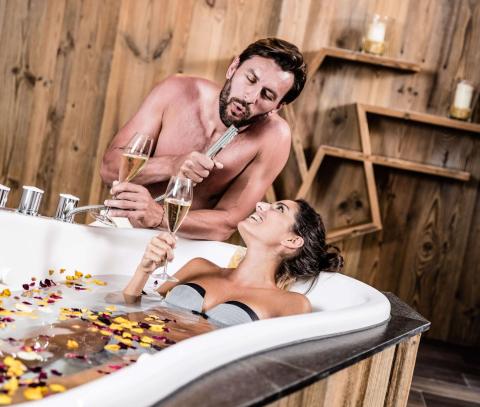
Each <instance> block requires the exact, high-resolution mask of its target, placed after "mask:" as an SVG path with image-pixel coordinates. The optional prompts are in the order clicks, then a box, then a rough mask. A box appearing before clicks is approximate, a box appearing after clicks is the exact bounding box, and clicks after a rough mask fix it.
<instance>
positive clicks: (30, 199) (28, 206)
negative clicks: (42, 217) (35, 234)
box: [17, 186, 44, 216]
mask: <svg viewBox="0 0 480 407" xmlns="http://www.w3.org/2000/svg"><path fill="white" fill-rule="evenodd" d="M43 192H44V191H43V190H42V189H40V188H37V187H32V186H24V187H23V193H22V198H21V200H20V205H18V209H17V212H19V213H23V214H24V215H31V216H37V215H38V209H39V208H40V204H41V203H42V198H43Z"/></svg>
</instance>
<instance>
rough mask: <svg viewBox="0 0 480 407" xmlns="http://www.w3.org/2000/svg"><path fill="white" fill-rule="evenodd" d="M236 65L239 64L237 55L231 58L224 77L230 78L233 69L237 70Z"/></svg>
mask: <svg viewBox="0 0 480 407" xmlns="http://www.w3.org/2000/svg"><path fill="white" fill-rule="evenodd" d="M238 65H240V58H239V57H235V58H233V61H232V63H231V64H230V66H229V67H228V69H227V73H226V75H225V77H226V78H227V79H231V78H232V76H233V74H234V73H235V71H236V70H237V68H238Z"/></svg>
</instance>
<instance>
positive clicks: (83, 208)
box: [66, 205, 106, 221]
mask: <svg viewBox="0 0 480 407" xmlns="http://www.w3.org/2000/svg"><path fill="white" fill-rule="evenodd" d="M92 209H106V206H105V205H85V206H79V207H78V208H74V209H72V210H70V211H69V212H68V213H67V214H66V216H67V217H72V221H73V217H74V216H75V215H78V214H79V213H84V212H89V211H91V210H92Z"/></svg>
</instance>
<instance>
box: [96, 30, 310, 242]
mask: <svg viewBox="0 0 480 407" xmlns="http://www.w3.org/2000/svg"><path fill="white" fill-rule="evenodd" d="M305 80H306V65H305V63H304V60H303V56H302V54H301V53H300V52H299V50H298V48H297V47H296V46H295V45H293V44H290V43H289V42H287V41H283V40H280V39H277V38H267V39H262V40H259V41H256V42H254V43H252V44H250V45H249V46H248V47H247V48H246V49H245V50H244V51H243V52H242V53H241V54H240V55H239V56H238V57H236V58H235V59H234V60H233V62H232V63H231V64H230V66H229V67H228V70H227V73H226V81H225V84H224V85H223V88H220V86H218V84H216V83H214V82H211V81H209V80H206V79H202V78H196V77H189V76H183V75H174V76H171V77H168V78H167V79H165V80H164V81H162V82H161V83H160V84H158V85H157V86H156V87H155V88H154V89H153V90H152V91H151V93H150V94H149V95H148V96H147V98H146V99H145V101H144V102H143V104H142V105H141V107H140V109H139V110H138V112H137V113H136V114H135V115H134V116H133V117H132V118H131V119H130V120H129V121H128V122H127V124H126V125H125V126H124V127H123V128H122V129H121V130H120V131H119V132H118V133H117V134H116V135H115V137H114V139H113V141H112V143H111V144H110V146H109V148H108V149H107V151H106V152H105V154H104V157H103V162H102V168H101V176H102V179H103V181H104V182H105V183H107V184H112V183H113V181H114V180H116V179H117V178H118V171H119V164H120V156H121V148H122V147H123V146H125V145H126V144H127V142H128V140H129V139H130V138H131V137H132V136H133V134H134V133H143V134H148V135H150V136H151V137H152V138H153V139H154V147H153V153H152V156H151V157H150V159H149V160H148V162H147V164H146V166H145V167H144V169H143V170H142V171H141V173H140V174H139V175H137V177H136V178H135V184H134V183H119V184H114V185H113V187H112V190H111V193H112V194H113V195H115V197H116V199H110V200H107V201H105V204H106V205H108V206H111V207H112V210H111V211H110V215H111V216H117V217H127V218H128V219H129V220H130V222H131V223H132V224H133V225H134V226H136V227H147V228H158V227H165V226H166V223H165V219H164V216H163V215H164V213H163V212H164V209H163V206H162V205H161V204H159V203H157V202H155V200H154V199H153V198H152V196H153V197H155V196H158V195H161V194H162V193H163V192H165V189H166V186H167V184H168V180H169V178H170V177H171V176H172V175H178V174H180V175H182V176H185V177H187V178H190V179H191V180H192V181H193V182H194V183H195V184H196V186H195V188H194V194H193V196H194V198H193V202H192V206H191V209H190V212H189V213H188V216H187V217H186V218H185V220H184V222H183V223H182V226H181V228H180V230H179V232H178V234H179V235H181V236H183V237H187V238H191V239H208V240H226V239H228V238H229V237H230V235H231V234H232V233H233V232H234V231H235V230H236V225H237V223H238V222H239V221H240V220H242V219H244V218H245V217H246V216H248V214H249V213H251V212H252V211H253V210H254V208H255V204H256V203H257V202H258V201H260V200H261V199H262V198H263V196H264V195H265V192H266V190H267V189H268V187H269V186H270V185H271V184H272V182H273V181H274V179H275V178H276V177H277V175H278V174H279V173H280V171H281V170H282V168H283V167H284V165H285V163H286V161H287V159H288V156H289V152H290V145H291V133H290V128H289V126H288V124H287V122H286V121H285V120H283V119H282V118H281V117H280V116H279V115H278V111H279V110H280V109H281V108H282V107H283V106H284V105H285V104H288V103H291V102H292V101H293V100H295V99H296V98H297V96H298V95H299V94H300V92H301V91H302V89H303V86H304V84H305ZM230 125H234V126H235V127H237V128H238V129H239V130H240V132H239V134H238V135H237V136H236V137H235V138H234V140H233V141H232V142H231V143H230V144H228V145H227V147H225V148H224V149H223V150H221V151H220V153H219V154H218V155H217V156H216V157H215V158H214V159H210V158H209V157H208V156H207V155H206V154H205V152H206V151H207V150H208V148H209V147H210V146H211V145H212V144H214V143H215V142H216V141H217V140H218V139H219V138H220V137H221V136H222V134H223V133H224V132H225V130H226V129H227V128H228V127H229V126H230Z"/></svg>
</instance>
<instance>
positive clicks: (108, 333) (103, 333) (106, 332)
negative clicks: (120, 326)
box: [100, 329, 113, 336]
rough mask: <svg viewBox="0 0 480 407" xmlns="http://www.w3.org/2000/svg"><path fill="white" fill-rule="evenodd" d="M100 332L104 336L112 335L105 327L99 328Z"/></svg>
mask: <svg viewBox="0 0 480 407" xmlns="http://www.w3.org/2000/svg"><path fill="white" fill-rule="evenodd" d="M100 333H101V334H102V335H105V336H111V335H113V334H112V333H111V332H110V331H106V330H105V329H101V330H100Z"/></svg>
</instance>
